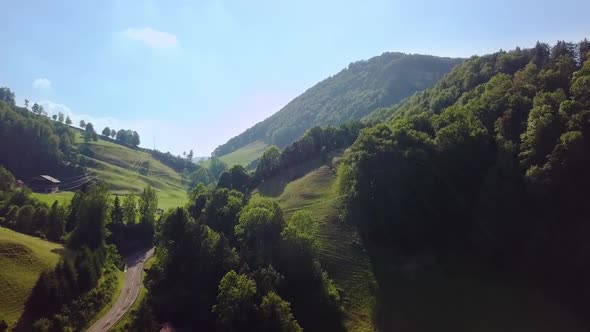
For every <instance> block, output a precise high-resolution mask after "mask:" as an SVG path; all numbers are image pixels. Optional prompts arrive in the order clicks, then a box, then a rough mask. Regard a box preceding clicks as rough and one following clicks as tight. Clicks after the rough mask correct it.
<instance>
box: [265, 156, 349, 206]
mask: <svg viewBox="0 0 590 332" xmlns="http://www.w3.org/2000/svg"><path fill="white" fill-rule="evenodd" d="M341 154H342V151H341V150H337V151H332V152H330V153H329V154H328V156H327V157H324V158H315V159H312V160H309V161H306V162H303V163H301V164H299V165H295V166H293V167H291V168H289V169H287V170H283V171H281V172H280V173H279V174H278V175H277V176H275V177H274V178H272V179H268V180H266V181H264V182H262V183H261V184H260V185H259V186H258V188H257V191H258V192H259V193H260V194H261V195H263V196H266V197H279V196H280V195H281V194H282V193H283V191H285V187H286V186H287V185H288V184H289V183H290V182H293V181H295V180H298V179H300V178H302V177H304V176H305V175H307V174H308V173H309V172H311V171H314V170H316V169H318V168H320V167H322V166H324V165H327V166H329V167H333V166H334V164H335V163H336V159H337V158H338V156H340V155H341Z"/></svg>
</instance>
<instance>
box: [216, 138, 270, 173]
mask: <svg viewBox="0 0 590 332" xmlns="http://www.w3.org/2000/svg"><path fill="white" fill-rule="evenodd" d="M267 147H268V144H266V143H264V142H262V141H255V142H252V143H250V144H248V145H246V146H243V147H241V148H239V149H237V150H236V151H234V152H232V153H228V154H226V155H223V156H221V157H219V159H221V160H222V161H223V162H224V163H226V164H227V165H228V166H229V167H231V166H233V165H242V166H244V167H246V166H248V164H249V163H250V162H252V161H254V160H256V159H257V158H258V157H260V156H262V153H263V152H264V150H266V148H267Z"/></svg>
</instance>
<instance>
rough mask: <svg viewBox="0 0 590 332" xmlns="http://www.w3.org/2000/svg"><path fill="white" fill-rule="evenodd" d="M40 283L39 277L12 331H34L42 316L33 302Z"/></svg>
mask: <svg viewBox="0 0 590 332" xmlns="http://www.w3.org/2000/svg"><path fill="white" fill-rule="evenodd" d="M54 250H55V249H54ZM52 251H53V250H52ZM39 277H40V276H39ZM38 284H39V279H37V281H36V282H35V286H34V287H33V291H32V292H31V295H29V298H28V299H27V302H25V309H24V310H23V314H22V315H21V316H20V317H19V319H18V322H17V323H16V325H15V326H14V328H13V329H12V331H14V332H28V331H33V330H34V329H33V324H35V322H36V321H37V320H38V319H39V318H41V315H39V314H36V313H35V312H34V311H35V310H34V303H33V294H34V293H35V289H36V288H37V285H38Z"/></svg>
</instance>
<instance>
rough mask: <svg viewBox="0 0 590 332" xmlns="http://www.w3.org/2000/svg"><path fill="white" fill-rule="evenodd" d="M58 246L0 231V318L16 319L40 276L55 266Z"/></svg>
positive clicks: (10, 322)
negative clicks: (45, 270)
mask: <svg viewBox="0 0 590 332" xmlns="http://www.w3.org/2000/svg"><path fill="white" fill-rule="evenodd" d="M62 250H63V246H61V245H60V244H56V243H52V242H48V241H43V240H41V239H39V238H36V237H32V236H28V235H24V234H20V233H16V232H14V231H11V230H8V229H6V228H1V227H0V316H2V317H4V319H5V320H6V322H7V323H8V325H9V326H12V325H13V324H14V323H16V321H17V320H18V319H19V317H20V316H21V314H22V313H23V310H24V305H25V302H26V300H27V298H28V297H29V295H30V294H31V290H32V288H33V286H34V285H35V283H36V282H37V279H38V278H39V275H40V274H41V272H42V271H43V270H44V269H46V268H50V267H52V266H54V265H55V264H57V262H58V260H59V252H60V251H62Z"/></svg>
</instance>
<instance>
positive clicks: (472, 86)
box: [339, 40, 590, 330]
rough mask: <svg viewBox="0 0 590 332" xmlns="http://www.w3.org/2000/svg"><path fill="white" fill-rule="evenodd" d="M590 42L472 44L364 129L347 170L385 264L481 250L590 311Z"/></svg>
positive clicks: (514, 273)
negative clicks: (479, 47) (488, 48)
mask: <svg viewBox="0 0 590 332" xmlns="http://www.w3.org/2000/svg"><path fill="white" fill-rule="evenodd" d="M589 51H590V43H589V42H588V41H586V40H584V41H583V42H580V43H578V44H572V43H566V42H558V43H557V44H556V45H555V46H553V47H550V46H548V45H547V44H542V43H537V45H536V46H535V47H534V48H532V49H516V50H514V51H510V52H498V53H495V54H491V55H487V56H482V57H473V58H471V59H469V60H468V61H466V62H465V63H463V64H462V65H460V66H458V67H457V68H456V69H455V70H453V71H452V72H451V73H450V74H449V75H447V76H446V77H445V78H444V79H442V80H441V81H440V82H438V83H437V84H436V85H435V86H434V87H432V88H430V89H428V90H426V91H424V92H422V93H419V94H417V95H415V96H413V97H411V98H409V99H408V100H406V101H404V102H402V103H401V104H399V105H397V106H395V107H393V108H392V109H390V110H386V111H384V112H381V114H380V117H381V118H393V119H392V120H391V121H389V122H388V123H381V124H378V125H376V126H374V127H372V128H368V129H365V130H363V131H362V132H361V134H360V136H359V138H358V139H357V141H356V142H355V143H354V144H353V145H352V147H351V149H350V152H349V153H348V155H347V156H346V157H345V158H344V162H343V164H342V166H341V168H340V170H339V172H340V177H341V184H342V191H343V193H344V194H345V195H346V197H347V203H346V209H347V219H348V220H349V221H351V222H353V223H354V224H356V225H357V226H358V227H359V229H360V231H361V234H362V235H363V238H364V243H365V244H366V245H367V246H368V248H369V252H370V253H371V255H372V256H373V257H374V258H375V261H376V262H377V263H375V266H386V265H390V264H394V262H398V263H399V262H403V261H408V260H413V261H414V262H415V263H414V264H416V266H423V265H428V264H431V263H428V262H432V260H433V258H432V257H435V258H434V259H435V261H437V262H439V263H440V262H444V261H447V262H448V261H449V260H452V261H453V262H454V264H453V265H457V264H458V262H461V261H465V262H467V266H470V267H472V266H473V264H474V263H473V262H477V263H475V264H477V265H478V266H479V265H483V266H485V267H486V268H485V269H486V271H488V272H487V276H488V277H490V276H493V275H495V274H498V275H503V276H504V278H506V276H509V278H508V279H505V280H526V281H525V284H526V287H529V288H535V289H540V290H542V291H543V292H544V293H545V294H546V295H549V296H551V297H553V298H556V299H558V302H560V303H566V304H567V306H569V308H570V309H572V310H573V312H576V313H577V314H578V317H580V318H582V319H587V318H588V316H587V315H586V312H585V310H586V309H585V304H586V303H587V301H588V299H589V298H590V288H589V287H588V283H587V281H588V278H589V277H590V264H589V261H588V257H589V256H588V255H590V251H588V246H587V243H588V240H587V239H588V238H589V237H590V228H589V224H588V220H589V218H590V209H589V208H588V204H587V202H586V200H587V197H588V196H589V195H590V189H589V188H590V181H589V179H590V174H588V170H589V169H590V155H589V154H588V151H590V97H589V96H590V60H588V57H589V56H590V53H588V52H589ZM384 253H387V254H384ZM424 257H428V258H427V259H426V258H424ZM446 268H448V265H447V267H446ZM376 271H377V275H376V277H377V279H378V281H379V283H380V285H381V286H382V287H383V289H389V290H391V287H389V288H388V287H387V285H389V286H391V283H390V282H389V281H388V280H391V276H390V275H389V273H390V272H388V271H387V270H386V269H385V268H381V269H380V268H376ZM390 295H391V297H390V296H389V295H387V294H386V295H385V296H383V298H382V300H383V303H382V305H381V308H388V307H389V306H388V303H389V301H392V299H393V298H394V297H395V294H390ZM385 310H386V309H385ZM388 316H389V317H388ZM392 317H393V316H392V315H391V312H389V313H387V312H386V311H384V312H382V316H381V317H380V318H381V319H382V321H381V323H382V324H383V325H382V326H383V328H384V330H390V329H393V328H394V326H395V323H394V322H393V320H394V319H395V318H392ZM398 323H399V321H398ZM388 324H391V325H388Z"/></svg>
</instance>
